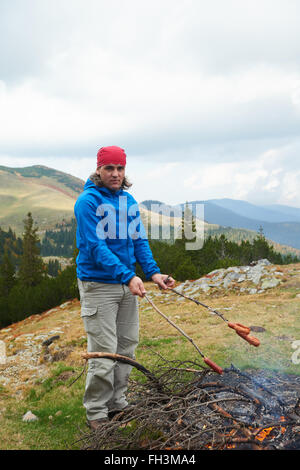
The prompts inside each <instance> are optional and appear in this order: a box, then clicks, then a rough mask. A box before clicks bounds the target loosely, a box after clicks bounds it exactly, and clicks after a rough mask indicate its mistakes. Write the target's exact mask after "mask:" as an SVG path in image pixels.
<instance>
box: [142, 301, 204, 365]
mask: <svg viewBox="0 0 300 470" xmlns="http://www.w3.org/2000/svg"><path fill="white" fill-rule="evenodd" d="M145 298H146V299H147V300H148V302H149V303H150V304H151V305H152V307H153V308H154V310H156V311H157V313H159V314H160V315H161V316H162V317H163V318H164V319H165V320H167V322H168V323H170V325H172V326H174V328H176V330H178V331H179V333H181V334H182V335H183V336H185V337H186V339H188V340H189V341H190V342H191V343H192V345H193V346H194V348H196V350H197V351H198V353H199V354H200V355H201V356H202V357H203V358H204V354H203V353H202V351H200V349H199V348H198V346H197V345H196V344H195V343H194V341H193V339H192V338H191V337H190V336H188V335H187V334H186V333H185V332H184V331H183V330H182V329H181V328H180V327H179V326H177V325H176V324H175V323H174V322H173V321H172V320H170V318H168V317H167V316H166V315H165V314H164V313H162V312H161V311H160V310H159V309H158V308H157V307H156V306H155V305H154V303H153V302H152V300H150V299H149V297H148V296H147V295H145Z"/></svg>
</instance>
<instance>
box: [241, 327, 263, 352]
mask: <svg viewBox="0 0 300 470" xmlns="http://www.w3.org/2000/svg"><path fill="white" fill-rule="evenodd" d="M237 334H238V335H239V336H240V337H241V338H243V339H244V340H245V341H247V342H248V343H249V344H252V346H255V347H256V348H257V347H258V346H259V345H260V341H259V339H257V338H255V337H254V336H250V335H244V334H243V333H239V332H238V331H237Z"/></svg>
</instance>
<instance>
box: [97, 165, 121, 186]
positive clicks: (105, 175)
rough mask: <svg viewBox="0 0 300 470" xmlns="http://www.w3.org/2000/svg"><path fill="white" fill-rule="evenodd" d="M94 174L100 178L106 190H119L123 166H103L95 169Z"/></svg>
mask: <svg viewBox="0 0 300 470" xmlns="http://www.w3.org/2000/svg"><path fill="white" fill-rule="evenodd" d="M96 173H97V174H98V175H99V176H100V178H101V181H102V183H103V185H104V186H105V187H106V188H108V189H111V190H112V191H117V190H118V189H120V188H121V185H122V183H123V179H124V177H125V166H122V165H113V164H109V165H104V166H100V167H99V168H97V170H96Z"/></svg>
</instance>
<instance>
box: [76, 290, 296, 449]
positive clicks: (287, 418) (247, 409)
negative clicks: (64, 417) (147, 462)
mask: <svg viewBox="0 0 300 470" xmlns="http://www.w3.org/2000/svg"><path fill="white" fill-rule="evenodd" d="M176 293H177V294H178V292H176ZM179 295H183V294H179ZM183 296H184V295H183ZM184 297H185V296H184ZM187 298H188V299H189V300H191V301H193V302H196V303H197V304H198V305H199V306H201V307H204V308H206V309H208V310H210V311H211V312H213V313H214V314H215V315H217V317H219V318H220V319H221V320H222V321H223V322H224V323H226V324H227V326H229V327H230V328H231V329H232V331H235V333H237V334H238V335H239V336H240V337H241V339H243V340H245V341H247V342H248V343H249V344H251V345H252V346H254V347H258V346H259V344H260V342H259V340H258V339H257V338H255V337H253V336H251V335H250V334H249V333H250V328H249V327H247V326H245V325H242V324H240V323H232V322H230V321H229V320H228V319H227V318H225V317H224V316H223V315H222V314H221V313H220V312H218V311H217V310H213V309H212V308H210V307H209V306H207V305H205V304H203V303H202V302H199V301H198V300H195V299H193V298H190V297H187ZM146 299H147V300H148V301H149V303H150V304H151V305H152V307H153V308H154V309H155V310H156V311H157V313H159V314H160V315H161V316H162V317H164V318H165V320H167V321H168V322H169V323H170V324H171V325H172V326H173V327H174V328H176V329H177V330H178V331H179V332H180V333H181V334H182V335H183V336H184V337H185V338H187V339H188V340H189V341H190V342H191V343H192V345H193V346H194V347H195V349H196V350H197V352H198V353H199V355H200V356H201V357H202V360H203V362H202V363H198V362H189V361H186V362H180V361H167V360H166V359H165V358H163V357H161V356H160V355H158V357H159V360H160V363H159V364H158V366H157V369H156V370H155V371H149V370H147V369H146V368H145V367H143V366H142V365H141V364H139V363H137V362H136V361H134V360H132V359H130V358H128V357H125V356H120V355H118V354H108V353H102V352H95V353H85V354H83V357H84V358H85V359H86V360H88V359H90V358H92V357H99V358H101V357H106V358H109V359H111V360H114V361H121V362H126V363H129V364H131V365H132V366H134V367H136V368H137V369H138V370H140V371H141V372H142V373H143V374H144V375H145V377H146V378H147V380H146V381H137V382H131V386H130V401H131V403H132V405H133V406H132V407H131V408H130V409H129V410H127V411H126V412H123V413H120V414H119V415H117V416H116V417H115V418H113V419H112V420H111V421H110V422H108V423H107V424H105V425H104V426H103V427H101V428H99V429H98V430H97V431H96V432H94V433H92V434H85V433H83V437H82V439H81V440H80V441H81V442H82V446H83V449H94V450H109V449H116V450H117V449H119V450H137V449H145V450H146V449H147V450H234V449H236V450H252V449H253V450H276V449H277V450H283V449H299V447H300V377H298V376H293V375H287V374H279V373H271V372H270V371H269V372H268V371H267V370H260V371H256V370H252V371H251V370H248V371H246V372H245V371H241V370H239V369H238V368H237V367H235V366H234V365H233V364H231V366H230V367H227V368H226V369H222V368H221V367H219V366H218V365H217V364H216V363H214V362H213V361H212V360H211V359H209V358H207V357H206V356H205V354H204V353H203V352H202V351H201V350H200V349H199V347H198V346H197V345H196V344H195V342H194V341H193V339H192V338H191V337H189V336H188V335H187V334H186V333H185V332H184V331H183V330H182V329H181V328H180V327H179V326H178V325H176V324H175V323H174V322H173V321H172V320H171V319H170V318H168V317H167V316H166V315H165V314H164V313H163V312H161V311H160V310H159V309H158V308H157V307H156V305H154V303H153V302H152V301H151V300H150V299H149V298H148V297H147V296H146ZM156 354H157V353H156ZM203 363H204V364H205V365H207V366H208V367H209V368H206V367H205V365H204V364H203Z"/></svg>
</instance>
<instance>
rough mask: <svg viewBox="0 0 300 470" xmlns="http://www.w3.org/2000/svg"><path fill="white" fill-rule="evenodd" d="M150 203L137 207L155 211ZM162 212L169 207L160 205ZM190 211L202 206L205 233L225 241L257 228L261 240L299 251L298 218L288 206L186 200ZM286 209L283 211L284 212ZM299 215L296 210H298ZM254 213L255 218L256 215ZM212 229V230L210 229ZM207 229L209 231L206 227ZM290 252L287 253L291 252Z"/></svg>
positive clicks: (251, 235)
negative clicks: (264, 238)
mask: <svg viewBox="0 0 300 470" xmlns="http://www.w3.org/2000/svg"><path fill="white" fill-rule="evenodd" d="M151 202H152V201H143V202H142V203H141V204H142V205H144V206H146V207H148V209H149V210H150V208H151V207H152V210H154V211H155V210H156V207H158V206H156V204H158V203H159V201H154V202H155V203H156V204H154V205H152V206H151ZM160 204H161V206H160V207H161V210H162V213H164V214H166V213H167V212H168V211H169V213H170V210H171V209H172V206H167V205H166V206H165V207H164V206H163V203H161V202H160ZM188 204H189V206H190V208H191V209H192V211H193V213H194V215H195V214H196V207H197V204H199V205H200V204H201V205H203V206H204V220H205V222H206V224H207V225H206V230H209V232H210V233H211V234H212V235H214V234H220V233H225V234H226V236H227V235H229V239H232V240H234V241H236V240H245V239H249V240H251V239H253V238H254V237H255V236H256V234H257V232H258V231H259V229H260V227H262V229H263V232H264V235H265V237H266V238H267V239H268V240H270V241H272V242H274V243H275V244H280V245H284V246H285V247H287V250H288V247H291V248H293V249H296V250H299V249H300V219H299V221H297V209H296V208H291V207H288V206H280V207H279V208H278V207H277V206H276V207H275V208H273V209H272V208H270V207H264V206H256V205H254V204H250V203H248V202H246V201H239V200H233V199H211V200H202V201H189V202H188ZM184 206H185V203H182V204H179V205H177V206H174V207H173V209H174V210H177V211H178V208H179V209H180V210H182V209H183V208H184ZM285 208H286V210H285ZM299 213H300V209H299ZM256 214H257V215H256ZM213 226H214V227H213ZM209 227H210V228H209ZM293 251H294V250H291V252H293Z"/></svg>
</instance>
